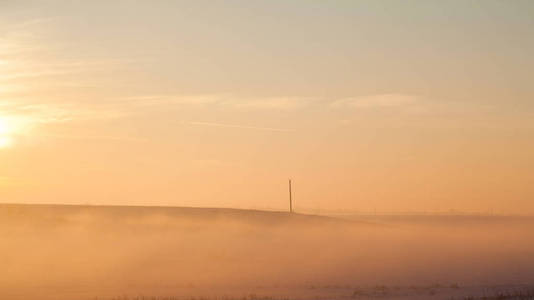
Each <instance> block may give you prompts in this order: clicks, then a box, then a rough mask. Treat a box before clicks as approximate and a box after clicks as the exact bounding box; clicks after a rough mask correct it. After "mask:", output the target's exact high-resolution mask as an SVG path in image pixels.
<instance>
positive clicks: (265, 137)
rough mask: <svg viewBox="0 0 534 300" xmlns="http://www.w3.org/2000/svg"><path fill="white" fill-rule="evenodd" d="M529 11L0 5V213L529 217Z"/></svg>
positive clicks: (389, 5)
mask: <svg viewBox="0 0 534 300" xmlns="http://www.w3.org/2000/svg"><path fill="white" fill-rule="evenodd" d="M532 53H534V2H532V1H526V0H525V1H490V0H488V1H423V0H421V1H303V0H302V1H156V2H155V3H152V2H149V1H144V2H134V1H131V2H130V1H113V2H108V1H57V2H56V1H35V2H34V1H27V2H23V3H21V2H19V1H2V2H0V201H2V202H14V203H20V202H32V203H92V204H135V205H139V204H143V205H178V206H190V205H192V206H224V207H239V208H267V209H284V208H285V206H286V197H287V195H286V193H287V192H286V189H287V186H286V184H287V182H286V180H287V178H288V177H292V178H293V179H294V181H295V199H296V206H297V208H298V209H300V210H303V211H311V210H322V211H325V212H326V211H340V210H345V211H373V210H375V209H376V210H378V211H384V212H385V211H388V212H400V211H446V210H447V211H448V210H450V209H455V210H462V211H482V212H488V211H490V210H494V211H496V212H503V213H534V197H533V196H534V85H533V84H532V77H533V76H532V75H533V70H534V55H533V54H532Z"/></svg>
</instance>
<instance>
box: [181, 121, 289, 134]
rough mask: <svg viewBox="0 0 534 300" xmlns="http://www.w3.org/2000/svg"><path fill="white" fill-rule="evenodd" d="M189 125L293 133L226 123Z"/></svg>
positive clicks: (194, 123) (287, 130)
mask: <svg viewBox="0 0 534 300" xmlns="http://www.w3.org/2000/svg"><path fill="white" fill-rule="evenodd" d="M189 124H191V125H201V126H214V127H229V128H241V129H255V130H264V131H276V132H291V131H293V130H291V129H283V128H271V127H256V126H244V125H235V124H225V123H211V122H189Z"/></svg>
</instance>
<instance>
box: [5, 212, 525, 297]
mask: <svg viewBox="0 0 534 300" xmlns="http://www.w3.org/2000/svg"><path fill="white" fill-rule="evenodd" d="M533 231H534V218H532V217H519V216H508V217H504V216H345V217H343V218H341V217H337V218H334V217H326V216H312V215H303V214H289V213H282V212H265V211H253V210H236V209H215V208H214V209H210V208H169V207H118V206H115V207H114V206H106V207H104V206H101V207H99V206H61V205H8V204H4V205H0V245H1V247H0V270H1V272H2V273H1V274H0V299H6V300H28V299H35V300H78V299H80V300H94V299H99V300H107V299H130V300H133V299H145V300H148V299H159V300H163V299H168V300H169V299H197V300H199V299H244V298H246V299H265V300H267V299H484V298H483V297H486V298H485V299H531V298H532V296H530V298H528V297H527V296H525V295H526V294H527V293H529V291H532V285H533V284H534V259H533V258H534V239H531V238H529V237H530V236H531V235H532V232H533ZM521 293H522V296H523V298H520V297H519V296H520V294H521ZM530 295H532V293H531V294H530ZM515 296H517V297H515ZM469 297H472V298H469ZM514 297H515V298H514Z"/></svg>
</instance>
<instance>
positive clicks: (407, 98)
mask: <svg viewBox="0 0 534 300" xmlns="http://www.w3.org/2000/svg"><path fill="white" fill-rule="evenodd" d="M420 101H421V97H419V96H416V95H408V94H378V95H369V96H361V97H349V98H342V99H338V100H335V101H333V102H332V106H333V107H352V108H387V107H407V106H413V105H417V104H419V103H420Z"/></svg>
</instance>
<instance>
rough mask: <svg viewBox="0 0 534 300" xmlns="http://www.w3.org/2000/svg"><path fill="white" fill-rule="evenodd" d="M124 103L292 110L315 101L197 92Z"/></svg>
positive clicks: (131, 98) (127, 99) (144, 98)
mask: <svg viewBox="0 0 534 300" xmlns="http://www.w3.org/2000/svg"><path fill="white" fill-rule="evenodd" d="M121 100H122V101H123V103H130V104H132V105H136V106H155V105H170V104H174V105H189V106H198V107H203V106H210V107H222V108H229V109H237V110H273V111H292V110H297V109H299V108H304V107H306V106H308V105H309V104H310V103H311V102H313V101H314V99H313V98H307V97H286V96H280V97H261V96H256V97H252V96H248V97H247V96H241V95H232V94H197V95H144V96H135V97H125V98H121Z"/></svg>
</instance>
